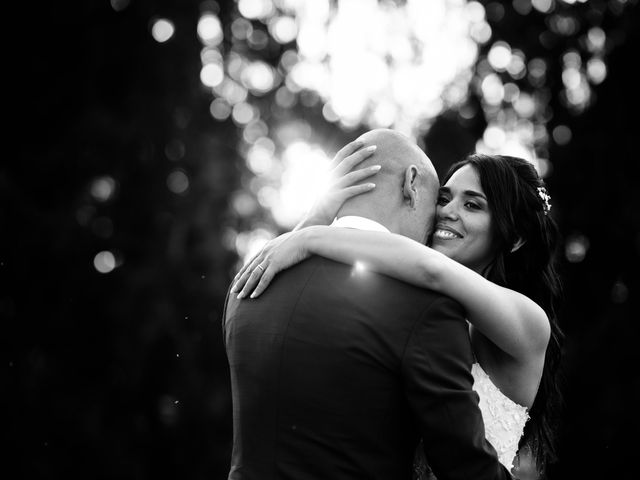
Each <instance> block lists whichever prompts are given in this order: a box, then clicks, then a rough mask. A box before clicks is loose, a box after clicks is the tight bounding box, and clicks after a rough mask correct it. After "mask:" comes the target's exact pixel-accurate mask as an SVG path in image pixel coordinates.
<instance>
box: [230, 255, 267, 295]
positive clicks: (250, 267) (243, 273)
mask: <svg viewBox="0 0 640 480" xmlns="http://www.w3.org/2000/svg"><path fill="white" fill-rule="evenodd" d="M261 261H262V254H261V253H259V254H258V255H256V256H255V257H253V260H251V261H250V262H249V263H247V264H246V265H245V266H244V267H242V268H241V269H240V271H239V272H238V273H237V275H236V276H235V278H234V279H233V284H232V286H231V293H236V292H239V291H240V290H241V289H242V288H243V287H244V285H245V283H246V282H247V280H248V279H249V276H250V275H251V273H253V271H254V270H255V269H256V267H257V265H260V262H261Z"/></svg>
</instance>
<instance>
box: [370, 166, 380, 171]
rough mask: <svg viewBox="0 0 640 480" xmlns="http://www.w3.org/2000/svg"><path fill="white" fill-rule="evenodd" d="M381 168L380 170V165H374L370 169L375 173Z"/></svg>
mask: <svg viewBox="0 0 640 480" xmlns="http://www.w3.org/2000/svg"><path fill="white" fill-rule="evenodd" d="M381 168H382V165H374V166H373V167H371V170H373V171H374V172H377V171H378V170H380V169H381Z"/></svg>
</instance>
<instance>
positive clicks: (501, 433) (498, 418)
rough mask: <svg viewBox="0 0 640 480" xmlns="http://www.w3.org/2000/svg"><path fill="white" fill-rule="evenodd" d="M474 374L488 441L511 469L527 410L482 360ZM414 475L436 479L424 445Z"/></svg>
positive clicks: (500, 458) (420, 479)
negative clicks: (503, 389)
mask: <svg viewBox="0 0 640 480" xmlns="http://www.w3.org/2000/svg"><path fill="white" fill-rule="evenodd" d="M471 374H472V375H473V379H474V383H473V389H474V390H475V391H476V393H477V394H478V397H479V398H480V402H479V406H480V411H481V412H482V419H483V420H484V428H485V435H486V437H487V440H489V443H491V445H493V448H495V449H496V452H497V454H498V459H499V460H500V462H501V463H502V464H503V465H504V466H506V467H507V469H508V470H509V471H511V469H512V468H513V460H514V457H515V456H516V452H517V451H518V442H519V441H520V437H522V432H523V430H524V425H525V423H527V420H528V419H529V414H528V413H527V409H526V407H523V406H522V405H518V404H517V403H515V402H514V401H513V400H511V399H510V398H508V397H507V396H506V395H504V394H503V393H502V392H501V391H500V390H499V389H498V387H496V385H495V384H494V383H493V382H492V381H491V379H490V378H489V375H487V374H486V372H485V371H484V370H483V369H482V367H481V366H480V364H479V363H474V364H473V366H472V367H471ZM413 477H414V479H416V480H432V479H435V478H436V477H435V476H434V475H433V472H431V470H430V468H429V466H428V465H427V464H426V462H425V459H424V456H423V455H422V446H421V447H420V449H419V452H418V455H417V459H416V463H415V466H414V476H413Z"/></svg>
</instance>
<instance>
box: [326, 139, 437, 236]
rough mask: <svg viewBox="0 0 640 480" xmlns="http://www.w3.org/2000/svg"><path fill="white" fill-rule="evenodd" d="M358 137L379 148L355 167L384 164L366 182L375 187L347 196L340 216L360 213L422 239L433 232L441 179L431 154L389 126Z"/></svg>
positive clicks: (395, 230) (366, 144)
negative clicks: (427, 153)
mask: <svg viewBox="0 0 640 480" xmlns="http://www.w3.org/2000/svg"><path fill="white" fill-rule="evenodd" d="M358 140H360V141H362V142H363V143H364V146H363V148H364V147H367V146H370V145H375V146H376V147H377V148H376V151H375V153H374V154H373V155H371V156H370V157H369V158H368V159H367V160H365V161H364V162H362V163H361V164H359V165H358V166H357V167H356V168H358V169H360V168H365V167H367V166H370V165H381V166H382V169H381V170H380V172H379V173H377V174H376V175H375V177H371V178H368V179H367V180H366V181H367V182H374V183H375V184H376V188H375V189H374V190H372V191H371V192H369V193H366V194H363V195H358V196H356V197H353V198H351V199H349V200H347V201H346V202H345V203H344V205H343V206H342V208H341V209H340V211H339V212H338V216H339V217H342V216H346V215H360V216H364V217H367V218H370V219H371V220H375V221H377V222H379V223H381V224H383V225H385V226H386V227H387V228H389V230H391V231H392V232H394V233H400V234H402V235H405V236H408V237H410V238H413V239H414V240H418V241H421V242H425V241H426V236H427V235H428V234H429V233H430V232H431V229H432V227H433V219H434V215H435V203H436V198H437V193H438V187H439V181H438V175H437V173H436V170H435V168H434V167H433V164H432V163H431V160H429V157H427V155H426V154H425V153H424V152H423V151H422V150H421V149H420V148H419V147H418V145H416V143H415V142H413V141H412V140H411V139H410V138H409V137H407V136H406V135H403V134H402V133H400V132H397V131H395V130H390V129H382V128H381V129H375V130H371V131H369V132H366V133H364V134H363V135H361V136H360V137H358Z"/></svg>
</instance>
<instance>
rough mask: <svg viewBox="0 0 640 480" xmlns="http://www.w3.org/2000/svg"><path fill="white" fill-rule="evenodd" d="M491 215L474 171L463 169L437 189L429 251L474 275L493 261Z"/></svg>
mask: <svg viewBox="0 0 640 480" xmlns="http://www.w3.org/2000/svg"><path fill="white" fill-rule="evenodd" d="M492 237H493V236H492V234H491V213H490V212H489V204H488V203H487V197H486V196H485V193H484V191H483V190H482V187H481V186H480V177H479V176H478V173H477V172H476V169H475V168H474V167H473V166H471V165H465V166H464V167H461V168H460V169H458V170H456V172H455V173H454V174H453V175H452V176H451V178H449V180H448V181H447V183H446V184H445V185H444V186H442V187H441V188H440V195H439V196H438V207H437V212H436V227H435V229H434V233H433V237H432V245H431V246H432V247H433V248H434V249H435V250H437V251H439V252H442V253H444V254H445V255H447V256H448V257H450V258H452V259H454V260H456V261H457V262H459V263H461V264H463V265H465V266H466V267H468V268H471V269H472V270H474V271H476V272H478V273H479V272H481V271H482V270H483V269H484V268H485V267H486V266H487V265H489V263H490V262H491V260H492V258H493V252H494V249H493V246H492V243H493V238H492Z"/></svg>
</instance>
